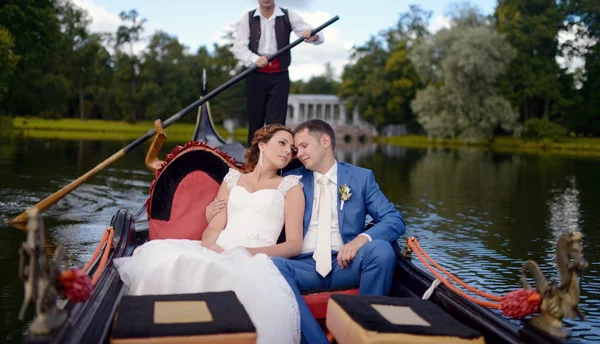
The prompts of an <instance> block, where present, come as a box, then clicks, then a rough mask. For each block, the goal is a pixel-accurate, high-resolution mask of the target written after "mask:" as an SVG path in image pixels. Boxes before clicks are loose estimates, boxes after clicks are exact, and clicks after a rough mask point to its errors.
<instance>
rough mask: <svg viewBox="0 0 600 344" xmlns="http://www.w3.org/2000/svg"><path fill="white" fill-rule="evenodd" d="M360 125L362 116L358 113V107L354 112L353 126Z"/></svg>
mask: <svg viewBox="0 0 600 344" xmlns="http://www.w3.org/2000/svg"><path fill="white" fill-rule="evenodd" d="M359 124H360V115H359V113H358V106H355V107H354V109H353V111H352V125H355V126H357V125H359Z"/></svg>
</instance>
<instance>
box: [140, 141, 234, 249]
mask: <svg viewBox="0 0 600 344" xmlns="http://www.w3.org/2000/svg"><path fill="white" fill-rule="evenodd" d="M229 168H234V169H237V170H239V171H242V170H243V167H242V166H241V165H240V164H238V163H236V162H235V160H234V159H232V158H231V157H229V156H228V155H227V154H225V153H224V152H222V151H220V150H218V149H214V148H212V147H210V146H208V145H206V144H205V143H203V142H195V141H190V142H188V143H186V144H185V145H184V146H177V147H176V148H175V149H173V151H172V152H171V153H170V154H167V158H166V160H165V162H164V163H163V164H162V166H161V168H160V169H158V170H157V171H156V172H155V178H154V181H153V182H152V184H151V185H150V197H149V198H148V199H147V201H146V211H147V216H148V222H149V227H150V229H149V240H156V239H190V240H201V239H202V233H203V232H204V229H206V226H207V225H208V224H207V222H206V214H205V209H206V207H207V206H208V204H210V202H212V201H213V200H214V198H215V197H216V196H217V193H218V191H219V187H220V185H221V182H222V181H223V178H224V177H225V175H226V174H227V172H228V171H229Z"/></svg>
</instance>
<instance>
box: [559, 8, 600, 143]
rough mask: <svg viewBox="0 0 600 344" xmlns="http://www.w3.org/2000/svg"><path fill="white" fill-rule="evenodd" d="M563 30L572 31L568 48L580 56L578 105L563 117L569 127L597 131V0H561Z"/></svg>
mask: <svg viewBox="0 0 600 344" xmlns="http://www.w3.org/2000/svg"><path fill="white" fill-rule="evenodd" d="M563 5H564V7H565V11H566V12H567V30H569V32H575V35H574V38H573V39H571V40H568V41H567V42H566V43H565V44H566V49H567V51H568V52H570V53H572V54H574V55H578V56H581V57H583V59H584V60H585V67H584V68H582V69H581V80H582V85H581V86H582V87H581V90H580V93H579V95H578V96H579V98H578V99H575V100H574V101H575V102H576V103H577V104H579V105H580V106H579V107H578V108H577V110H576V111H571V112H570V113H569V116H568V117H567V118H566V122H567V123H568V124H569V126H570V129H572V130H575V131H577V132H579V133H585V134H595V135H598V134H600V113H599V112H598V109H599V108H600V92H598V90H599V89H600V43H599V42H600V2H598V1H595V0H565V1H564V4H563Z"/></svg>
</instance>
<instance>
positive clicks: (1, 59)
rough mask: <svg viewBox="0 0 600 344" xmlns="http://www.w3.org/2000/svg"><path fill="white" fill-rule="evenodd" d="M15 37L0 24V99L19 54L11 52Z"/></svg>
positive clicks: (6, 88)
mask: <svg viewBox="0 0 600 344" xmlns="http://www.w3.org/2000/svg"><path fill="white" fill-rule="evenodd" d="M14 47H15V39H14V37H13V36H12V35H11V34H10V32H9V31H8V30H7V29H6V28H4V27H2V26H0V101H1V100H2V98H3V96H4V94H5V93H6V91H7V90H8V84H9V82H10V78H11V76H12V75H13V73H14V70H15V67H16V66H17V62H19V56H18V55H16V54H15V53H14V52H13V49H14Z"/></svg>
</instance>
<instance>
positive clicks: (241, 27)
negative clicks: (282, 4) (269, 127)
mask: <svg viewBox="0 0 600 344" xmlns="http://www.w3.org/2000/svg"><path fill="white" fill-rule="evenodd" d="M283 15H284V13H283V11H282V10H281V8H279V6H275V10H274V11H273V15H272V16H271V17H270V18H269V19H267V18H265V17H264V16H263V15H262V13H261V12H260V9H259V8H257V9H256V10H255V12H254V16H255V17H260V32H261V35H260V40H259V41H258V55H257V54H255V53H253V52H252V51H250V49H249V48H248V42H249V41H250V25H249V24H248V12H244V14H243V15H242V18H240V20H239V22H238V23H237V34H236V39H235V43H234V44H233V47H232V49H231V50H232V52H233V55H234V56H235V57H236V58H237V59H238V60H239V61H240V62H241V63H243V64H244V66H246V67H252V66H254V65H255V63H256V60H258V58H259V57H261V56H266V57H269V56H271V55H273V54H275V53H276V52H277V39H276V38H275V18H277V17H279V16H283ZM288 16H289V18H290V24H291V25H292V30H293V31H294V33H295V34H296V36H298V37H302V32H304V31H306V30H310V29H313V27H312V26H310V25H309V24H308V23H306V22H305V21H304V19H302V17H300V16H299V15H298V14H296V13H295V12H293V11H290V10H288ZM317 36H318V38H317V40H316V41H314V42H309V43H312V44H316V45H319V44H321V43H323V41H324V39H325V38H324V36H323V32H319V33H318V34H317Z"/></svg>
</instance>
